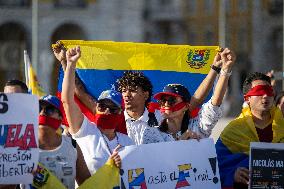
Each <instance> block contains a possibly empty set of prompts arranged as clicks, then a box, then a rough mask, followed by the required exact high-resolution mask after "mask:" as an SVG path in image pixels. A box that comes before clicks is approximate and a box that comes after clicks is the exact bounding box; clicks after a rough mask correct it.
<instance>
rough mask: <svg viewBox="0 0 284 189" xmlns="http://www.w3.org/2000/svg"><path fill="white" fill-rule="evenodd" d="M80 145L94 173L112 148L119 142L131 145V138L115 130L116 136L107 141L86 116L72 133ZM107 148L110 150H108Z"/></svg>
mask: <svg viewBox="0 0 284 189" xmlns="http://www.w3.org/2000/svg"><path fill="white" fill-rule="evenodd" d="M72 137H73V138H74V139H75V140H76V142H77V144H78V145H79V146H80V148H81V150H82V153H83V156H84V159H85V162H86V164H87V167H88V169H89V171H90V173H91V174H94V173H95V172H96V171H97V170H98V169H99V168H100V167H101V166H103V165H104V164H105V163H106V161H107V160H108V158H109V156H110V155H111V153H112V151H113V150H114V148H115V147H116V146H117V145H118V144H120V145H122V146H129V145H133V144H134V143H133V142H132V140H131V139H130V138H129V137H128V136H127V135H125V134H122V133H119V132H116V137H115V138H114V139H113V140H111V141H109V140H108V139H107V137H106V136H104V135H103V134H102V133H101V131H100V130H99V129H98V128H97V125H96V124H95V123H92V122H90V121H89V120H88V119H87V118H86V117H84V121H83V123H82V125H81V128H80V130H79V131H78V132H77V133H75V134H72ZM109 148H110V150H111V152H109Z"/></svg>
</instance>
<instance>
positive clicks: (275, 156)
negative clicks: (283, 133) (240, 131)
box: [250, 142, 284, 188]
mask: <svg viewBox="0 0 284 189" xmlns="http://www.w3.org/2000/svg"><path fill="white" fill-rule="evenodd" d="M250 172H251V175H250V188H284V144H283V143H261V142H252V143H251V144H250Z"/></svg>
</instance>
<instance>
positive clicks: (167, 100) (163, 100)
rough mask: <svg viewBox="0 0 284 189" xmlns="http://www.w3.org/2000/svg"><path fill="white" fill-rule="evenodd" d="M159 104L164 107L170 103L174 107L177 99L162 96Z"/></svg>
mask: <svg viewBox="0 0 284 189" xmlns="http://www.w3.org/2000/svg"><path fill="white" fill-rule="evenodd" d="M158 102H159V104H160V105H164V104H166V102H168V104H169V105H170V106H172V105H174V104H175V103H176V102H177V99H176V98H175V97H173V96H162V97H161V99H160V100H159V101H158Z"/></svg>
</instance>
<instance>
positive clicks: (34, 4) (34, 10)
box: [32, 0, 38, 71]
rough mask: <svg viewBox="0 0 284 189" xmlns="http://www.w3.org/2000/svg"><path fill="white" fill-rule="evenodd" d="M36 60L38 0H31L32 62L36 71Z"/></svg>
mask: <svg viewBox="0 0 284 189" xmlns="http://www.w3.org/2000/svg"><path fill="white" fill-rule="evenodd" d="M37 60H38V0H32V62H33V65H34V68H35V71H37V66H38V65H37Z"/></svg>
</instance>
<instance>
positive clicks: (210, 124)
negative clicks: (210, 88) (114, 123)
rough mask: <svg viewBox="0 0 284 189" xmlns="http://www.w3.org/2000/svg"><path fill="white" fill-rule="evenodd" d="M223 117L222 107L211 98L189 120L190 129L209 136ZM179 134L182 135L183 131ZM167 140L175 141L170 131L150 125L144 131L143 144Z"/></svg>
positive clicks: (206, 136)
mask: <svg viewBox="0 0 284 189" xmlns="http://www.w3.org/2000/svg"><path fill="white" fill-rule="evenodd" d="M221 117H222V109H221V107H219V106H213V105H212V103H211V100H209V101H208V102H207V103H205V104H203V106H202V108H201V110H200V111H199V112H198V116H197V117H195V118H193V119H190V120H189V124H188V129H189V130H190V131H194V132H195V133H196V134H198V135H200V136H201V138H208V137H209V136H210V134H211V132H212V129H213V128H214V126H215V125H216V124H217V122H218V120H219V119H220V118H221ZM177 135H179V136H180V135H181V131H179V132H178V133H177ZM167 141H175V138H174V137H173V136H172V135H171V134H169V133H165V132H162V131H160V130H159V129H158V128H157V127H148V128H147V129H145V130H144V132H143V137H142V143H143V144H149V143H157V142H167Z"/></svg>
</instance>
